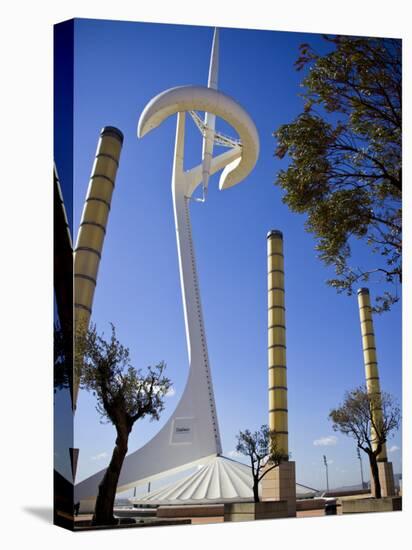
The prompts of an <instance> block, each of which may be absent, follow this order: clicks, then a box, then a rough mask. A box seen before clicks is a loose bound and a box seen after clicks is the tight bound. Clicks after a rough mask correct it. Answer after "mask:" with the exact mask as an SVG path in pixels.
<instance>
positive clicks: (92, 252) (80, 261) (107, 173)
mask: <svg viewBox="0 0 412 550" xmlns="http://www.w3.org/2000/svg"><path fill="white" fill-rule="evenodd" d="M122 145H123V134H122V132H121V131H120V130H118V129H117V128H113V127H112V126H106V127H105V128H103V129H102V131H101V133H100V139H99V142H98V144H97V151H96V157H95V161H94V165H93V169H92V173H91V176H90V182H89V187H88V190H87V195H86V201H85V203H84V208H83V214H82V218H81V222H80V228H79V232H78V235H77V242H76V247H75V252H74V319H75V330H79V329H81V330H85V329H87V327H88V325H89V321H90V316H91V313H92V305H93V296H94V291H95V288H96V284H97V273H98V269H99V264H100V259H101V255H102V249H103V242H104V237H105V234H106V226H107V220H108V217H109V212H110V204H111V200H112V194H113V190H114V186H115V179H116V173H117V168H118V166H119V158H120V152H121V149H122ZM77 393H78V380H77V377H76V378H75V381H74V391H73V394H74V402H75V403H76V401H77Z"/></svg>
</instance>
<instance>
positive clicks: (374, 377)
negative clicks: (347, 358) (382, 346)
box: [358, 288, 387, 462]
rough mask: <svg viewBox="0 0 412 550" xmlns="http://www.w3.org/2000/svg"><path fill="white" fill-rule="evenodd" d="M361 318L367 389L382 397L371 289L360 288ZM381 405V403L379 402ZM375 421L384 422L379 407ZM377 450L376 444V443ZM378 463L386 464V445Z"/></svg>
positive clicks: (375, 412)
mask: <svg viewBox="0 0 412 550" xmlns="http://www.w3.org/2000/svg"><path fill="white" fill-rule="evenodd" d="M358 303H359V316H360V325H361V332H362V348H363V360H364V364H365V377H366V389H367V392H368V393H369V394H370V395H376V396H378V398H379V397H380V395H381V387H380V382H379V372H378V360H377V356H376V345H375V332H374V329H373V319H372V309H371V303H370V296H369V289H367V288H360V289H359V290H358ZM378 403H379V401H378ZM374 415H375V421H376V422H377V423H380V422H382V409H381V408H380V407H379V406H378V407H377V408H376V409H375V411H374ZM371 439H372V443H373V442H374V441H376V435H375V431H374V429H373V427H372V428H371ZM375 448H376V443H375ZM377 458H378V461H380V462H386V461H387V454H386V445H383V448H382V451H381V452H380V454H379V455H378V457H377Z"/></svg>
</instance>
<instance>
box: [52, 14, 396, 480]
mask: <svg viewBox="0 0 412 550" xmlns="http://www.w3.org/2000/svg"><path fill="white" fill-rule="evenodd" d="M212 34H213V29H212V28H210V27H194V26H178V25H161V24H139V23H125V22H112V21H94V20H76V22H75V64H74V80H75V87H74V100H75V103H74V112H75V120H74V182H75V189H74V211H73V220H74V228H75V231H74V232H75V233H76V231H77V227H78V224H79V220H80V216H81V211H82V207H83V201H84V198H85V194H86V189H87V185H88V178H89V175H90V170H91V166H92V163H93V158H94V154H95V149H96V144H97V139H98V134H99V131H100V129H101V128H102V127H103V126H105V125H112V126H117V127H118V128H119V129H121V130H122V132H123V133H124V136H125V140H124V146H123V151H122V156H121V159H120V167H119V171H118V177H117V182H116V189H115V192H114V196H113V201H112V209H111V213H110V219H109V224H108V231H107V235H106V239H105V244H104V250H103V257H102V261H101V264H100V271H99V275H98V285H97V289H96V293H95V301H94V307H93V320H94V322H96V324H97V327H98V329H99V330H100V331H103V330H104V331H106V332H108V331H109V322H113V323H114V324H115V325H116V328H117V332H118V336H119V338H120V340H121V341H122V342H123V343H124V344H125V345H127V346H128V347H129V348H130V351H131V356H132V360H133V363H134V365H135V366H136V367H143V368H144V367H145V366H147V365H149V364H154V363H156V362H158V361H160V360H164V361H165V362H166V363H167V369H168V375H169V377H170V378H171V379H172V380H173V382H174V389H175V394H174V395H173V396H170V397H168V398H167V404H166V410H165V412H164V413H163V415H162V418H161V420H160V421H159V422H157V423H153V422H152V423H150V422H146V421H142V422H139V423H137V424H136V425H135V427H134V429H133V432H132V434H131V436H130V439H129V450H130V451H134V450H136V449H138V448H139V447H140V446H141V445H142V444H143V443H145V442H146V441H147V440H148V439H150V437H151V436H152V435H154V434H155V433H156V432H157V431H158V429H159V428H160V427H161V425H163V423H164V422H165V421H166V419H167V418H168V416H169V415H170V413H171V412H172V411H173V409H174V407H175V406H176V404H177V402H178V399H179V396H180V395H181V392H182V390H183V387H184V385H185V382H186V377H187V368H188V360H187V352H186V341H185V331H184V320H183V310H182V303H181V294H180V282H179V273H178V263H177V253H176V242H175V232H174V222H173V211H172V200H171V190H170V182H171V170H172V156H173V143H174V130H175V119H174V118H173V117H172V118H170V119H169V120H167V121H166V122H165V123H164V124H163V125H162V126H161V127H159V128H157V129H156V130H154V131H153V132H151V133H150V134H148V135H147V136H146V137H145V138H144V139H142V140H138V139H137V137H136V127H137V121H138V118H139V116H140V113H141V112H142V110H143V108H144V106H145V105H146V103H147V102H148V101H149V100H150V99H151V98H152V97H153V96H155V95H156V94H158V93H159V92H161V91H163V90H165V89H167V88H171V87H173V86H178V85H183V84H206V82H207V73H208V63H209V55H210V47H211V41H212ZM302 42H309V43H311V44H312V45H315V46H316V47H317V48H318V49H319V50H320V51H323V50H324V49H325V45H324V43H323V41H322V38H321V37H320V36H319V35H314V34H313V35H307V34H302V33H286V32H274V31H249V30H237V29H222V30H221V34H220V71H219V88H220V89H221V90H223V91H224V92H226V93H227V94H229V95H231V96H233V97H234V98H235V99H236V100H237V101H239V103H240V104H241V105H242V106H243V107H244V108H245V109H246V110H247V111H248V112H249V114H250V115H251V117H252V118H253V120H254V121H255V123H256V126H257V129H258V132H259V136H260V141H261V153H260V158H259V160H258V164H257V166H256V168H255V169H254V171H253V172H252V173H251V174H250V175H249V176H248V178H247V179H246V180H245V181H244V182H242V183H241V184H240V185H238V186H236V187H234V188H232V189H229V190H227V191H224V192H219V191H218V188H217V181H218V178H217V177H216V176H215V177H213V178H212V180H211V182H210V184H209V194H208V200H207V202H206V204H193V205H192V209H191V215H192V226H193V236H194V241H195V248H196V258H197V263H198V272H199V277H200V289H201V294H202V304H203V310H204V317H205V326H206V333H207V338H208V346H209V356H210V363H211V369H212V377H213V383H214V388H215V397H216V404H217V410H218V418H219V424H220V431H221V435H222V444H223V450H224V454H229V453H231V452H232V451H233V450H234V448H235V435H236V433H237V432H238V431H239V430H240V429H245V428H250V429H255V428H257V427H259V426H260V425H261V424H263V423H266V422H267V351H266V347H267V328H266V327H267V293H266V234H267V232H268V230H270V229H280V230H282V231H283V234H284V246H285V271H286V279H285V281H286V282H285V284H286V322H287V361H288V387H289V392H288V399H289V433H290V450H291V452H292V457H293V459H294V460H295V461H296V472H297V480H298V481H299V482H301V483H304V484H307V485H311V486H314V487H323V486H324V485H325V476H324V468H323V463H322V455H323V454H326V455H327V457H328V459H329V460H330V461H331V463H330V466H329V479H330V485H331V486H332V487H333V486H339V485H342V484H354V483H359V481H360V474H359V463H358V460H357V458H356V448H355V445H354V442H353V441H352V440H350V439H348V438H345V437H344V436H341V435H339V434H334V433H333V431H332V429H331V425H330V422H329V421H328V418H327V417H328V412H329V410H330V409H331V408H332V407H334V406H336V405H337V404H338V403H339V402H340V401H341V400H342V398H343V394H344V392H345V390H346V389H350V388H352V387H353V386H356V385H359V384H361V383H363V381H364V370H363V359H362V349H361V337H360V326H359V316H358V309H357V301H356V297H351V298H349V297H347V296H345V295H338V294H336V292H335V291H334V290H333V289H331V288H329V287H328V286H326V284H325V281H326V279H328V278H329V277H330V276H331V275H332V272H331V271H330V270H327V269H326V268H325V267H324V266H323V265H322V264H321V263H320V261H319V260H318V259H317V257H316V252H315V250H314V246H315V241H314V239H313V237H312V235H310V234H308V233H306V232H305V229H304V222H305V218H304V216H300V215H296V214H292V213H291V212H289V210H288V208H287V207H286V206H285V205H284V204H283V203H282V201H281V198H282V194H281V191H280V190H279V189H278V188H277V187H276V186H275V185H274V184H273V182H274V180H275V178H276V173H277V172H278V171H279V169H280V168H281V167H282V166H285V165H286V163H287V160H286V159H285V160H284V161H282V162H281V161H279V160H278V159H276V158H275V157H274V156H273V151H274V147H275V141H274V138H273V136H272V133H273V131H274V130H275V129H276V128H277V127H278V126H279V125H280V124H282V123H286V122H290V121H291V120H292V119H293V118H294V117H295V116H296V115H298V114H299V112H300V110H301V108H302V100H301V98H300V97H299V95H298V94H299V93H300V92H301V91H302V90H301V88H300V86H299V84H300V82H301V79H302V73H298V72H296V71H295V69H294V68H293V63H294V61H295V59H296V57H297V54H298V46H299V44H301V43H302ZM190 125H191V121H190V120H189V121H188V135H187V149H186V155H187V157H186V158H187V167H190V166H192V165H194V164H195V163H196V164H197V163H198V162H199V159H200V153H201V142H200V137H199V135H198V132H197V130H196V129H195V128H193V125H192V126H190ZM221 127H223V126H221ZM225 131H226V133H228V131H227V129H226V128H225ZM58 156H59V155H58V153H57V157H58ZM56 162H57V167H58V169H59V158H56ZM61 164H63V163H62V161H61ZM65 171H66V170H65V168H64V167H62V169H59V174H60V178H61V180H62V184H63V188H64V189H65V188H67V181H68V179H69V177H70V176H69V175H67V174H66V173H65ZM356 249H357V254H364V249H363V248H362V247H356ZM370 289H371V293H372V294H374V293H376V292H377V291H379V285H376V284H375V285H370ZM375 331H376V340H377V347H378V360H379V369H380V376H381V383H382V388H383V390H385V391H388V392H390V393H393V394H394V395H395V396H397V397H398V399H400V397H401V308H400V304H397V305H396V306H395V307H394V308H393V310H392V311H391V312H390V313H388V314H385V315H382V316H379V317H376V318H375ZM94 405H95V402H94V398H93V396H91V395H89V394H87V393H84V392H82V393H81V395H80V398H79V401H78V407H77V412H76V417H75V444H76V446H77V447H79V448H80V456H79V464H78V478H77V479H78V480H79V481H80V480H81V479H83V478H85V477H87V476H88V475H90V474H92V473H93V472H94V471H96V470H98V469H100V468H102V467H104V466H106V465H107V463H108V460H109V457H110V454H111V451H112V448H113V444H114V439H115V431H114V428H113V427H112V426H111V425H103V424H100V423H99V417H98V415H97V413H96V412H95V410H94ZM314 442H317V443H318V444H314ZM393 446H394V447H398V448H400V447H401V442H400V434H399V433H398V434H397V435H396V436H395V438H394V439H393V440H391V441H390V442H389V444H388V447H389V448H391V447H393ZM389 456H390V459H391V460H392V461H393V462H394V470H395V471H396V472H397V471H399V470H400V467H401V453H400V450H395V451H393V452H391V453H390V455H389ZM364 471H365V473H366V472H367V468H366V460H364Z"/></svg>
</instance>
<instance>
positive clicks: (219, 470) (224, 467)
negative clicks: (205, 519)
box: [130, 456, 310, 504]
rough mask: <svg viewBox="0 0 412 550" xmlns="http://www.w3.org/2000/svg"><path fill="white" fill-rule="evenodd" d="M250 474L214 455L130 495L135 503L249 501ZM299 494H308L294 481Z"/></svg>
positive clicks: (251, 494)
mask: <svg viewBox="0 0 412 550" xmlns="http://www.w3.org/2000/svg"><path fill="white" fill-rule="evenodd" d="M252 487H253V478H252V471H251V468H250V467H249V466H246V465H245V464H242V463H240V462H237V461H235V460H232V459H230V458H226V457H224V456H216V457H215V458H213V459H212V460H211V461H210V462H208V463H207V464H205V465H204V466H202V467H201V468H200V469H199V470H198V471H197V472H195V473H192V474H191V475H189V476H188V477H186V478H184V479H180V480H179V481H177V482H175V483H172V484H171V485H169V486H167V487H162V488H161V489H158V490H157V491H153V492H150V493H146V494H144V495H142V496H140V497H136V498H131V499H130V500H131V502H133V503H134V504H137V503H138V504H201V503H213V502H219V503H222V502H230V501H232V500H235V501H242V500H245V501H250V500H252V499H253V491H252ZM296 491H297V496H298V497H303V496H309V494H310V492H308V490H307V489H306V488H303V487H300V486H299V485H298V484H297V485H296Z"/></svg>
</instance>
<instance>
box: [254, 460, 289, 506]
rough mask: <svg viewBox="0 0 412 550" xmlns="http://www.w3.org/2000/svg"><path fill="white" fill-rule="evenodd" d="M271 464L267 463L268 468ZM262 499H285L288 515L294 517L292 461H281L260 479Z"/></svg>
mask: <svg viewBox="0 0 412 550" xmlns="http://www.w3.org/2000/svg"><path fill="white" fill-rule="evenodd" d="M270 467H271V464H268V465H267V468H268V469H269V468H270ZM261 484H262V501H268V500H272V501H273V500H286V501H287V503H288V517H296V474H295V463H294V462H282V463H281V464H279V466H276V468H273V469H272V470H270V471H269V472H268V473H267V474H266V475H265V477H264V478H263V479H262V481H261Z"/></svg>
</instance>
